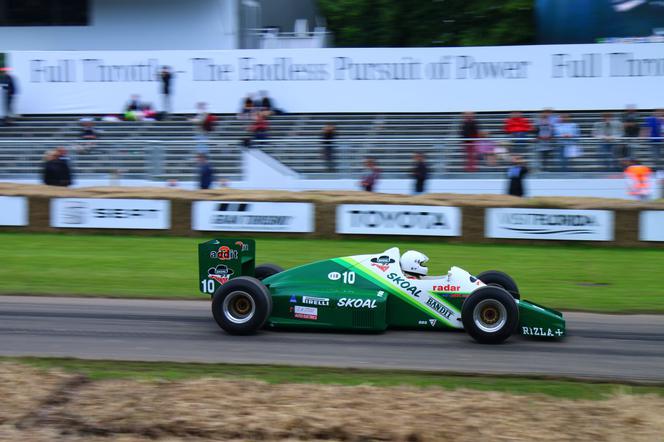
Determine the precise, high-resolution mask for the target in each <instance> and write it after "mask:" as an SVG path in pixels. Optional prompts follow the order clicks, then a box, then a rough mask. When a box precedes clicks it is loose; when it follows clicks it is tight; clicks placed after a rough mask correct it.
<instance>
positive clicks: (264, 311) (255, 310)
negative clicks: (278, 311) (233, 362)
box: [212, 276, 272, 335]
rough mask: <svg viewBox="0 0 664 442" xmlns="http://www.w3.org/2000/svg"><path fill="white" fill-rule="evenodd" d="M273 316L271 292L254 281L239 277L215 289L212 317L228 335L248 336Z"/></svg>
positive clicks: (253, 279)
mask: <svg viewBox="0 0 664 442" xmlns="http://www.w3.org/2000/svg"><path fill="white" fill-rule="evenodd" d="M271 313H272V296H271V295H270V291H269V290H268V289H267V287H265V286H264V285H263V283H262V282H260V281H259V280H258V279H256V278H251V277H249V276H240V277H238V278H235V279H231V280H230V281H228V282H227V283H226V284H224V285H222V286H221V287H219V288H218V289H217V291H216V292H215V293H214V296H213V297H212V316H213V317H214V320H215V321H217V324H218V325H219V327H221V328H222V329H223V330H224V331H226V332H227V333H230V334H232V335H248V334H251V333H255V332H256V331H258V330H259V329H260V328H261V327H263V325H265V322H266V321H267V318H268V317H269V316H270V314H271Z"/></svg>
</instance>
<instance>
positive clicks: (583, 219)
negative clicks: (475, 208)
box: [484, 208, 613, 241]
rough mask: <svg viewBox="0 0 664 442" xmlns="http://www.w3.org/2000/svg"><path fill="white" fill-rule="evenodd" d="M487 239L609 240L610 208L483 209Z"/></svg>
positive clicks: (611, 218) (611, 233)
mask: <svg viewBox="0 0 664 442" xmlns="http://www.w3.org/2000/svg"><path fill="white" fill-rule="evenodd" d="M484 232H485V236H486V237H487V238H515V239H546V240H566V241H612V240H613V212H611V211H609V210H575V209H537V208H532V209H529V208H505V209H503V208H501V209H486V210H485V212H484Z"/></svg>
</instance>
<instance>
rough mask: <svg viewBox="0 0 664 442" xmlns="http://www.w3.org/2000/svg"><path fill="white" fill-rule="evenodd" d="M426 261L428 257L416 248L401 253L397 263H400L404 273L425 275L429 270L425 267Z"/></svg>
mask: <svg viewBox="0 0 664 442" xmlns="http://www.w3.org/2000/svg"><path fill="white" fill-rule="evenodd" d="M428 261H429V258H428V257H427V256H426V255H425V254H424V253H421V252H418V251H416V250H409V251H407V252H405V253H404V254H403V255H401V260H400V261H399V264H401V270H403V272H404V273H407V274H409V275H415V276H418V277H422V276H426V274H427V273H428V272H429V269H428V268H427V262H428Z"/></svg>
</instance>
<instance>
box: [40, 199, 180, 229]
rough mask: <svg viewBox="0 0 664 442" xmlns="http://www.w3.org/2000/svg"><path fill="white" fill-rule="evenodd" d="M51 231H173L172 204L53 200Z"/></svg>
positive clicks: (168, 202) (114, 200)
mask: <svg viewBox="0 0 664 442" xmlns="http://www.w3.org/2000/svg"><path fill="white" fill-rule="evenodd" d="M51 227H67V228H73V229H146V230H158V229H159V230H164V229H169V228H170V227H171V203H170V201H164V200H139V199H110V198H109V199H105V198H53V199H51Z"/></svg>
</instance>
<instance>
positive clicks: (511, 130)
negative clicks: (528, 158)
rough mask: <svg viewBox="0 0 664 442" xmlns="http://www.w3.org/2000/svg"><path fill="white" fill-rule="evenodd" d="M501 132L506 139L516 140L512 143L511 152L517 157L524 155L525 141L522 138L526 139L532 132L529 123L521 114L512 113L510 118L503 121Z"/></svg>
mask: <svg viewBox="0 0 664 442" xmlns="http://www.w3.org/2000/svg"><path fill="white" fill-rule="evenodd" d="M503 130H504V131H505V134H507V136H508V137H510V138H517V140H514V141H513V146H514V147H513V152H514V153H517V154H519V155H522V154H525V153H526V152H525V147H524V145H525V143H524V141H525V140H523V138H526V137H527V136H528V134H529V133H530V132H532V131H533V127H532V126H531V124H530V121H528V119H527V118H525V117H524V116H523V115H522V114H521V112H512V113H511V114H510V117H509V118H508V119H507V120H505V126H504V128H503Z"/></svg>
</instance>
